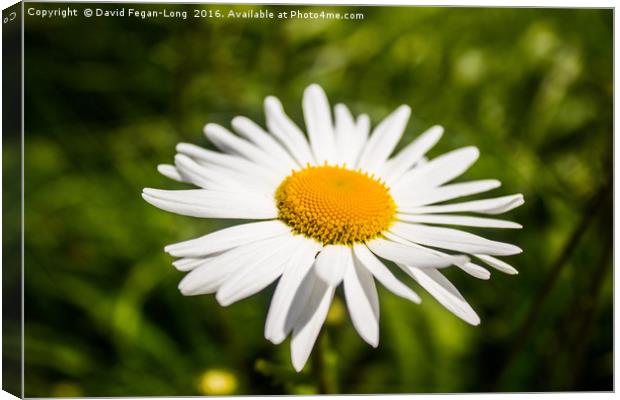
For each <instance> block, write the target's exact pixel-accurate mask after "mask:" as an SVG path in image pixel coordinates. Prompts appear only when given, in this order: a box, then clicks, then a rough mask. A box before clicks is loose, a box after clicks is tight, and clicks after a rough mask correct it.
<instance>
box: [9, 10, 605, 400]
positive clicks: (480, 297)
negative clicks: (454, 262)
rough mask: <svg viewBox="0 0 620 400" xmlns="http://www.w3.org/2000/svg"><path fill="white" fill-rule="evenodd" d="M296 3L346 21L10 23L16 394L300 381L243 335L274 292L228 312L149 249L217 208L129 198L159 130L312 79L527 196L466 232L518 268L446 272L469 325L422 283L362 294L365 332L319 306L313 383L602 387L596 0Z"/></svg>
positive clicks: (246, 105)
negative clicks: (20, 89) (19, 126)
mask: <svg viewBox="0 0 620 400" xmlns="http://www.w3.org/2000/svg"><path fill="white" fill-rule="evenodd" d="M34 5H35V4H34V3H28V4H27V6H34ZM36 6H37V7H39V8H52V7H57V6H59V5H58V4H54V5H43V4H39V5H36ZM91 6H93V7H94V6H95V5H91ZM123 6H125V7H127V6H128V5H120V4H108V5H107V6H104V5H97V7H108V8H120V7H123ZM80 7H81V6H80ZM132 7H135V8H149V9H157V8H160V9H161V8H167V9H175V10H176V9H179V10H182V9H193V8H199V7H200V6H196V5H191V6H190V5H188V6H182V5H176V6H172V5H158V6H155V5H150V6H144V5H142V6H136V5H133V6H132ZM202 8H204V9H211V10H215V9H221V10H229V9H231V8H234V9H249V8H253V9H258V8H261V7H260V6H251V7H250V6H244V7H237V6H226V5H218V6H204V7H202ZM269 8H271V9H272V10H275V11H278V10H290V9H301V8H304V7H284V6H282V7H269ZM305 9H312V10H314V11H316V10H320V9H325V10H337V9H338V10H340V11H344V10H348V11H355V12H363V13H364V14H365V18H364V20H363V21H334V20H329V21H328V20H252V19H220V20H215V19H194V18H192V17H191V15H190V18H188V19H187V20H169V19H163V18H160V19H147V20H141V19H134V18H98V19H96V18H91V19H85V18H81V17H79V18H74V19H66V20H62V19H51V20H41V19H39V18H35V17H27V19H26V32H25V39H26V45H25V46H26V59H25V61H26V64H25V65H26V70H25V74H26V85H25V102H26V144H25V174H26V187H25V199H26V203H25V212H26V222H25V224H26V226H25V235H26V238H27V241H26V244H25V263H26V270H25V276H26V286H25V296H26V322H25V323H26V325H25V346H26V347H25V357H26V358H25V372H26V377H25V379H26V380H25V382H26V396H30V397H32V396H79V395H85V396H120V395H125V396H137V395H197V394H209V393H208V392H205V390H206V389H205V387H207V386H208V384H210V383H209V382H211V381H207V380H208V379H207V378H208V377H211V376H213V375H212V374H213V373H214V371H215V373H216V374H217V373H221V374H223V375H222V376H224V377H227V378H226V379H229V378H230V377H231V376H232V377H233V378H234V379H233V381H234V382H233V383H234V385H232V386H226V387H232V388H233V389H231V390H233V392H232V393H235V394H285V393H289V394H304V393H316V392H317V391H318V390H319V383H318V382H317V379H316V377H315V375H313V372H312V371H313V368H312V363H311V364H309V365H308V366H307V367H306V369H305V370H304V372H302V373H300V374H296V373H294V372H293V369H292V367H291V365H290V361H289V348H288V344H287V343H288V342H285V344H283V345H280V346H273V345H271V344H270V343H268V342H267V341H266V340H265V339H264V338H263V335H262V334H263V324H264V320H265V316H266V313H267V306H268V301H269V299H270V296H271V291H272V290H273V288H272V287H270V288H269V290H266V291H265V292H263V293H261V294H259V295H256V296H254V297H252V298H250V299H247V300H244V301H241V302H239V303H238V304H235V305H233V306H230V307H228V308H222V307H220V306H219V305H218V304H217V302H216V301H215V299H214V298H213V296H198V297H183V296H182V295H181V294H180V293H179V291H178V290H177V287H176V286H177V284H178V282H179V280H180V279H181V277H182V274H181V273H179V272H176V271H175V270H174V268H173V267H172V266H171V265H170V262H171V261H172V260H171V259H170V258H169V257H168V256H167V255H165V254H164V253H163V250H162V249H163V246H164V245H165V244H169V243H173V242H176V241H180V240H185V239H188V238H192V237H195V236H199V235H203V234H205V233H207V232H210V231H213V230H215V229H217V228H220V227H223V226H227V225H229V224H232V223H233V221H207V220H200V219H195V218H189V217H183V216H178V215H174V214H170V213H167V212H163V211H161V210H158V209H156V208H154V207H151V206H149V205H148V204H146V203H145V202H144V201H143V200H142V199H141V197H140V191H141V189H142V188H143V187H159V188H181V187H183V185H180V184H177V183H174V182H171V181H169V180H167V179H166V178H164V177H162V176H160V175H159V174H158V173H157V172H156V170H155V167H156V165H157V164H159V163H168V162H170V161H171V160H172V157H173V155H174V152H175V151H174V146H175V144H176V143H177V142H181V141H184V142H191V143H197V144H200V145H203V146H207V147H208V146H210V145H209V143H207V141H206V139H205V138H204V137H203V136H202V134H201V129H202V126H203V125H204V124H205V123H206V122H217V123H221V124H224V125H228V124H229V121H230V119H231V118H232V117H234V116H235V115H239V114H241V115H246V116H248V117H251V118H253V119H254V120H256V121H257V122H259V123H261V124H264V117H263V114H262V101H263V99H264V97H265V96H267V95H277V96H278V97H279V98H280V99H281V100H282V102H283V103H284V105H285V107H286V109H287V111H288V113H289V114H290V115H291V117H292V118H293V119H294V120H296V121H297V122H298V123H300V124H301V122H302V121H303V120H302V115H301V104H300V99H301V93H302V90H303V88H304V87H305V86H307V85H308V84H309V83H312V82H317V83H320V84H321V85H322V86H323V87H324V88H325V90H326V91H327V93H328V95H329V97H330V99H331V100H332V101H333V103H334V104H335V103H336V102H343V103H346V104H348V105H350V107H351V108H352V109H353V111H354V112H355V113H361V112H367V113H369V114H370V116H371V119H372V121H373V123H374V124H376V123H377V122H378V121H379V120H380V119H381V118H382V117H383V116H385V115H386V114H387V113H389V112H390V111H391V110H392V109H394V108H395V107H397V106H398V105H400V104H409V105H411V106H412V109H413V120H412V122H411V123H410V124H409V126H408V129H407V132H406V134H405V137H404V138H403V141H402V142H401V145H402V143H406V142H409V141H410V140H411V139H413V138H414V137H416V135H418V134H419V133H421V132H422V131H423V130H425V129H426V128H428V127H430V126H431V125H433V124H441V125H443V126H445V128H446V134H445V135H444V138H443V139H442V141H441V142H440V143H439V144H438V145H437V146H436V148H434V149H433V150H432V152H431V154H430V155H431V156H433V157H434V156H436V155H438V154H441V153H443V152H445V151H448V150H452V149H455V148H457V147H460V146H464V145H475V146H478V147H479V148H480V150H481V154H482V155H481V157H480V160H479V161H478V162H477V164H476V165H475V166H474V167H473V168H472V169H471V170H470V171H468V172H467V173H466V174H465V175H464V176H463V177H462V178H461V179H467V180H469V179H476V178H498V179H500V180H501V181H502V182H503V184H504V185H503V187H502V188H500V189H497V190H496V191H495V192H494V194H496V195H498V196H499V195H504V194H511V193H517V192H520V193H524V195H525V198H526V203H525V205H524V206H522V207H521V208H520V209H517V210H516V211H513V212H512V213H511V215H510V216H509V218H510V219H513V220H516V221H519V222H520V223H522V224H523V225H524V229H523V230H521V231H517V232H514V231H511V232H505V231H497V230H495V231H492V230H488V231H483V230H479V231H478V232H480V233H482V234H487V235H488V236H490V237H493V238H497V239H498V240H507V241H510V242H513V243H516V244H518V245H519V246H520V247H522V248H523V249H524V253H523V254H522V255H519V256H514V257H511V258H510V259H509V260H508V261H509V262H511V263H512V264H513V265H515V267H517V268H518V269H519V271H520V275H517V276H507V275H503V274H501V273H496V272H494V273H493V276H492V278H491V280H490V281H479V280H476V279H474V278H472V277H469V276H466V275H464V274H463V273H462V272H461V271H459V270H450V271H448V272H447V275H448V277H449V278H450V279H451V280H453V282H454V283H455V284H456V286H457V287H459V289H460V290H461V292H462V293H463V295H464V296H465V297H466V298H467V299H468V300H470V302H471V304H472V306H473V307H474V308H475V309H476V310H477V311H478V313H479V314H480V316H481V318H482V324H481V325H480V326H479V327H471V326H468V325H467V324H466V323H464V322H462V321H461V320H459V319H458V318H456V317H455V316H453V315H452V314H450V313H449V312H448V311H446V310H444V309H443V308H442V307H441V306H440V305H438V304H437V303H436V302H435V301H434V300H433V299H432V298H431V297H430V296H428V295H424V296H423V303H422V305H420V306H417V305H414V304H411V303H408V302H407V301H405V300H402V299H400V298H397V297H395V296H394V295H392V294H390V293H388V292H387V291H385V290H383V289H380V301H381V344H380V346H379V347H378V348H377V349H372V348H371V347H369V346H368V345H366V344H365V343H364V342H363V341H362V340H361V339H360V338H359V337H358V336H357V334H356V333H355V331H354V329H353V327H352V324H351V323H350V321H349V319H348V316H347V313H346V308H345V309H344V310H343V309H342V307H343V304H340V306H337V307H340V308H341V310H340V311H338V310H336V311H334V313H335V316H333V315H332V318H331V319H330V322H329V323H328V324H327V325H326V327H325V331H326V335H325V336H323V337H322V339H321V340H322V344H321V345H322V346H324V347H325V348H326V351H325V353H326V354H325V360H324V361H325V367H326V368H327V370H328V372H329V374H330V379H332V381H333V382H331V384H332V385H333V386H334V387H335V390H337V391H339V392H342V393H390V392H463V391H488V390H497V391H530V392H531V391H551V390H553V391H560V390H612V334H613V331H612V329H613V328H612V280H611V277H612V268H611V265H612V261H611V252H612V239H611V237H612V205H611V195H610V193H611V192H610V182H611V174H612V112H613V111H612V91H613V85H612V11H611V10H588V9H579V10H563V9H508V8H502V9H499V8H498V9H489V8H472V9H464V8H419V7H416V8H413V7H411V8H402V7H364V8H362V7H357V8H337V7H314V8H312V7H310V8H308V7H305ZM16 151H17V150H16ZM5 154H6V152H5ZM593 199H594V200H593ZM235 222H236V221H235ZM412 285H413V283H412ZM419 292H422V290H419ZM341 295H342V293H339V296H341ZM343 311H344V312H343ZM526 321H529V322H526ZM207 371H209V372H210V373H211V375H205V374H206V372H207ZM218 371H219V372H218ZM205 382H206V383H205ZM216 382H220V383H221V382H222V381H216ZM223 382H228V383H230V381H225V380H224V381H223Z"/></svg>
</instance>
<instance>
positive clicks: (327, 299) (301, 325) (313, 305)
mask: <svg viewBox="0 0 620 400" xmlns="http://www.w3.org/2000/svg"><path fill="white" fill-rule="evenodd" d="M302 285H303V286H305V287H307V288H309V290H308V289H306V290H307V291H309V295H308V296H307V297H306V299H305V301H303V302H299V301H298V299H297V298H295V301H293V306H292V307H291V310H292V311H293V312H295V313H298V318H296V322H295V327H294V328H293V338H292V339H291V358H292V361H293V367H294V368H295V370H296V371H298V372H299V371H301V370H302V369H303V367H304V365H306V361H308V356H310V352H311V351H312V348H313V347H314V343H315V342H316V338H317V336H318V335H319V331H320V330H321V327H322V326H323V323H324V322H325V317H327V311H328V310H329V305H330V304H331V301H332V298H333V297H334V290H335V288H334V287H331V286H329V285H327V284H326V283H325V282H323V281H322V280H321V279H319V278H318V277H317V276H316V275H315V274H314V272H313V269H310V271H309V272H308V274H307V275H306V279H304V282H303V283H302ZM300 298H301V296H300Z"/></svg>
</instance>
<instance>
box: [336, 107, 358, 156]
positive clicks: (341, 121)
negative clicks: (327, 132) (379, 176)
mask: <svg viewBox="0 0 620 400" xmlns="http://www.w3.org/2000/svg"><path fill="white" fill-rule="evenodd" d="M334 116H335V131H334V134H335V142H336V153H337V154H336V155H337V158H336V162H337V163H338V165H340V164H341V163H343V164H345V166H347V167H349V168H351V167H352V166H353V164H354V162H355V158H356V157H357V149H356V148H354V147H355V146H353V143H354V141H356V139H357V138H356V137H355V136H356V135H355V133H356V126H355V121H354V120H353V115H351V111H349V109H348V108H347V106H345V105H344V104H336V106H335V107H334Z"/></svg>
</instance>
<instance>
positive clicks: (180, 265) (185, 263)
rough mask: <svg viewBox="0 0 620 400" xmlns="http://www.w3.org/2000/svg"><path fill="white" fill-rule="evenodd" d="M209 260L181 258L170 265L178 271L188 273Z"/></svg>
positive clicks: (205, 258) (204, 258)
mask: <svg viewBox="0 0 620 400" xmlns="http://www.w3.org/2000/svg"><path fill="white" fill-rule="evenodd" d="M210 259H211V258H207V257H203V258H189V257H188V258H181V259H178V260H175V261H173V262H172V265H173V266H174V267H175V268H176V269H177V270H179V271H183V272H188V271H191V270H193V269H194V268H197V267H199V266H201V265H202V264H204V263H205V262H207V261H209V260H210Z"/></svg>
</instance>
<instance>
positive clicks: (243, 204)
mask: <svg viewBox="0 0 620 400" xmlns="http://www.w3.org/2000/svg"><path fill="white" fill-rule="evenodd" d="M142 198H144V200H146V201H147V202H149V203H151V204H152V205H154V206H155V207H158V208H161V209H162V210H166V211H170V212H173V213H177V214H180V215H187V216H190V217H199V218H238V219H273V218H276V217H277V216H278V210H277V208H276V205H275V204H274V201H273V199H270V198H269V197H267V196H261V195H257V194H254V193H232V192H219V191H213V190H205V189H192V190H158V189H149V188H146V189H144V190H143V191H142Z"/></svg>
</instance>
